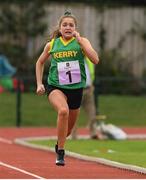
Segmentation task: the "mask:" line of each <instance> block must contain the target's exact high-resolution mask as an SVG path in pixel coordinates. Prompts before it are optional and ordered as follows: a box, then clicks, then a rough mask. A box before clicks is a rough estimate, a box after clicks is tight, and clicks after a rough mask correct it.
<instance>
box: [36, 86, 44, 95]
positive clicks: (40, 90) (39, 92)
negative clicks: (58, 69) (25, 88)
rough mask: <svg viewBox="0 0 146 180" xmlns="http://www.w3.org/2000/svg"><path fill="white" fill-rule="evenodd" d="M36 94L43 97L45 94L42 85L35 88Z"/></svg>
mask: <svg viewBox="0 0 146 180" xmlns="http://www.w3.org/2000/svg"><path fill="white" fill-rule="evenodd" d="M36 93H37V94H38V95H43V94H44V93H45V87H44V85H43V84H40V85H38V86H37V90H36Z"/></svg>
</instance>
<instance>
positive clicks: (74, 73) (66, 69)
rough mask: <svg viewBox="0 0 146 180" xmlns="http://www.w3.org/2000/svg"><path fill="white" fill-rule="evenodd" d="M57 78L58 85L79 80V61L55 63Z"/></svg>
mask: <svg viewBox="0 0 146 180" xmlns="http://www.w3.org/2000/svg"><path fill="white" fill-rule="evenodd" d="M57 69H58V79H59V84H60V85H65V84H75V83H79V82H81V72H80V66H79V61H69V62H59V63H57Z"/></svg>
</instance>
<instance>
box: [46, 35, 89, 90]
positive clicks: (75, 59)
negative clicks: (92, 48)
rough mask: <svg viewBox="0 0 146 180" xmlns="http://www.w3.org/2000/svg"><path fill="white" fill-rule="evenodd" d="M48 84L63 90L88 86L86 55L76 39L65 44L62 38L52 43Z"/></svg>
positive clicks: (53, 40)
mask: <svg viewBox="0 0 146 180" xmlns="http://www.w3.org/2000/svg"><path fill="white" fill-rule="evenodd" d="M50 45H51V48H50V52H49V53H50V56H51V58H50V62H51V65H50V69H49V75H48V84H50V85H53V86H56V87H60V88H63V89H78V88H83V87H85V85H86V73H85V63H84V59H85V55H84V53H83V51H82V49H81V47H80V45H79V43H78V42H77V40H76V39H75V38H72V39H71V40H69V41H68V42H64V41H63V39H62V37H59V38H57V39H52V41H51V42H50Z"/></svg>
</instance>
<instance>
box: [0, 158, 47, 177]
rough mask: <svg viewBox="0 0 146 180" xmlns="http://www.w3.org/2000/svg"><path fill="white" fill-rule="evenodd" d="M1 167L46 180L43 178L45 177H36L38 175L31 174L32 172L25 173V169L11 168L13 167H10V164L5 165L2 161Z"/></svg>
mask: <svg viewBox="0 0 146 180" xmlns="http://www.w3.org/2000/svg"><path fill="white" fill-rule="evenodd" d="M0 165H1V166H5V167H7V168H10V169H13V170H15V171H19V172H22V173H24V174H27V175H29V176H32V177H34V178H38V179H46V178H43V177H41V176H38V175H36V174H33V173H30V172H28V171H25V170H23V169H19V168H17V167H15V166H11V165H9V164H6V163H3V162H1V161H0Z"/></svg>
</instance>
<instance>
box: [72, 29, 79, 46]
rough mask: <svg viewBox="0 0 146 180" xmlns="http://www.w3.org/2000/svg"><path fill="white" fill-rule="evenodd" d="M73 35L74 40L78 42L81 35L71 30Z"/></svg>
mask: <svg viewBox="0 0 146 180" xmlns="http://www.w3.org/2000/svg"><path fill="white" fill-rule="evenodd" d="M73 36H74V37H75V38H76V40H77V41H78V42H79V43H80V41H81V36H80V34H79V33H78V32H77V31H74V32H73Z"/></svg>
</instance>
